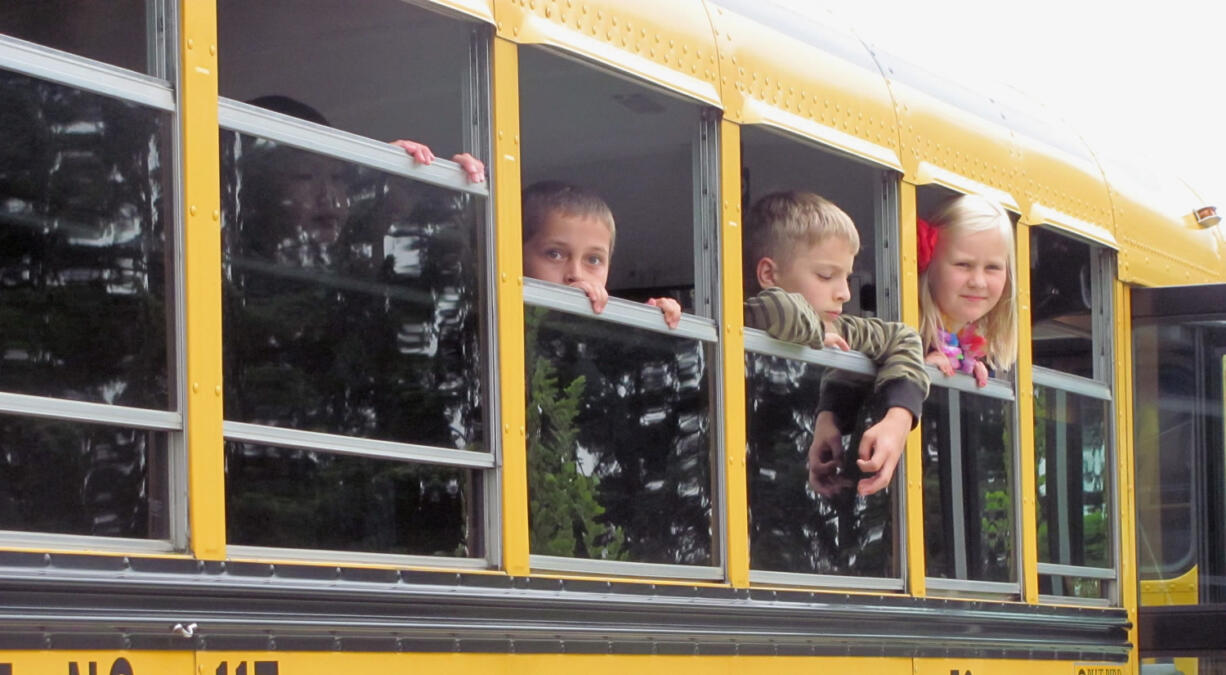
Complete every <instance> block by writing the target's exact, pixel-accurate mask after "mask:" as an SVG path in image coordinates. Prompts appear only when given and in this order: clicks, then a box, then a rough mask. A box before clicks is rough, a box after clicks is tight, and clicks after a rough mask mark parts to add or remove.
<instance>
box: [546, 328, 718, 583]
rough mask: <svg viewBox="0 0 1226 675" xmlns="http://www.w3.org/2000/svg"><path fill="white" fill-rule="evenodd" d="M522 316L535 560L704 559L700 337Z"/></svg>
mask: <svg viewBox="0 0 1226 675" xmlns="http://www.w3.org/2000/svg"><path fill="white" fill-rule="evenodd" d="M616 310H617V308H616V307H613V308H610V309H606V311H616ZM524 320H525V325H526V329H527V347H528V351H527V354H526V364H527V368H528V401H529V404H528V432H529V438H528V494H529V499H530V503H531V507H530V512H529V524H530V532H531V552H532V554H533V566H534V567H548V566H550V565H551V564H553V565H555V566H556V565H559V564H560V563H559V561H550V560H549V559H548V558H549V557H562V558H579V559H587V560H605V561H628V562H638V563H656V564H666V565H688V566H707V567H709V566H712V565H714V564H715V563H716V560H717V558H716V547H715V544H716V542H715V539H714V534H713V522H712V508H713V505H714V504H715V499H714V493H713V489H712V485H713V477H712V475H711V474H712V469H711V467H712V457H711V452H712V450H711V448H712V447H713V443H712V436H713V431H712V429H711V366H710V364H711V363H712V357H711V349H710V347H708V346H707V345H705V344H704V343H703V342H702V341H699V340H694V339H688V338H684V337H677V336H672V335H662V334H659V333H656V332H651V331H647V330H643V329H639V328H633V327H629V326H620V327H618V328H617V330H610V329H609V326H608V324H606V323H604V322H600V321H596V320H592V319H586V318H583V317H578V316H574V315H571V314H566V313H563V312H560V311H556V310H550V309H546V308H545V307H532V306H529V307H527V308H526V309H525V317H524ZM561 564H562V565H565V563H561Z"/></svg>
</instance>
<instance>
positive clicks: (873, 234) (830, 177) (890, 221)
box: [741, 126, 899, 318]
mask: <svg viewBox="0 0 1226 675" xmlns="http://www.w3.org/2000/svg"><path fill="white" fill-rule="evenodd" d="M741 165H742V168H741V189H742V201H743V206H744V211H745V212H748V209H749V207H750V205H752V204H753V203H754V201H756V200H757V199H758V198H760V197H762V196H763V195H767V194H770V193H772V192H778V191H781V190H802V191H806V192H812V193H814V194H818V195H821V196H822V197H825V198H826V199H829V200H830V201H831V202H834V204H835V205H837V206H838V207H839V208H840V209H842V210H843V211H844V212H845V213H847V215H848V216H850V217H851V220H852V222H853V223H855V224H856V230H857V232H858V233H859V235H860V252H859V253H858V254H857V255H856V261H855V268H854V270H853V272H852V277H851V279H850V280H849V286H850V290H851V299H850V300H848V301H847V303H846V304H844V306H843V311H844V312H847V313H849V314H854V315H856V316H881V317H883V318H895V317H897V316H898V308H897V304H898V301H899V299H898V298H897V297H896V294H893V291H894V289H895V288H896V287H897V284H896V283H894V282H892V281H891V280H890V279H880V278H878V277H880V276H883V272H882V270H883V269H886V270H887V272H886V274H887V275H888V274H889V273H893V270H892V269H889V268H888V267H887V268H883V267H880V265H888V264H889V263H890V262H892V261H888V260H879V258H888V257H889V256H882V254H881V252H882V251H883V250H885V249H886V248H887V245H886V239H887V238H891V237H893V236H895V235H894V234H893V233H894V232H895V231H896V229H897V227H898V216H897V210H896V208H890V207H889V206H890V205H891V204H893V203H896V197H895V185H896V184H897V179H896V177H895V176H894V175H893V174H892V172H890V171H887V170H883V169H880V168H876V167H874V166H872V165H869V164H866V163H863V162H860V161H857V160H853V159H851V158H848V157H846V156H844V155H841V154H838V153H836V152H834V151H832V150H825V149H821V148H818V147H814V146H812V145H808V144H806V143H802V142H800V141H798V140H795V139H793V138H789V137H787V136H784V135H782V134H778V133H773V132H770V131H766V130H763V129H760V128H757V127H752V126H749V127H745V128H744V129H742V131H741ZM892 296H893V297H892Z"/></svg>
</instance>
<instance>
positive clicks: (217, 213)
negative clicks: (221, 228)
mask: <svg viewBox="0 0 1226 675" xmlns="http://www.w3.org/2000/svg"><path fill="white" fill-rule="evenodd" d="M213 220H215V221H217V220H221V211H218V210H217V209H213Z"/></svg>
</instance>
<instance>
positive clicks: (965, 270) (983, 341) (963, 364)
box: [917, 195, 1017, 387]
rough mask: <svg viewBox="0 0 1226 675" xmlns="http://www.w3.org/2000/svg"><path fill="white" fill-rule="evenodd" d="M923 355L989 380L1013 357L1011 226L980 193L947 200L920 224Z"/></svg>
mask: <svg viewBox="0 0 1226 675" xmlns="http://www.w3.org/2000/svg"><path fill="white" fill-rule="evenodd" d="M917 226H918V235H919V247H918V251H919V271H920V278H919V287H920V314H921V319H920V336H921V337H922V338H923V340H924V352H925V354H926V356H925V357H924V361H925V362H927V363H929V364H932V365H934V366H936V367H937V368H938V369H940V371H941V372H942V373H944V374H945V375H953V373H954V371H961V372H964V373H968V374H971V375H974V377H975V382H976V383H977V384H978V385H979V386H980V387H982V386H984V385H986V384H987V383H988V371H989V369H991V370H995V371H1000V370H1007V369H1009V368H1011V367H1012V366H1013V362H1014V361H1015V360H1016V359H1017V307H1016V302H1015V290H1014V285H1013V280H1014V279H1015V278H1016V269H1015V268H1016V263H1015V258H1014V253H1013V224H1012V222H1011V221H1010V220H1009V214H1008V213H1007V212H1005V210H1004V208H1003V207H1001V206H1000V205H999V204H996V203H994V202H991V201H988V200H987V199H984V198H983V197H979V196H977V195H962V196H959V197H955V198H953V199H950V200H948V201H946V202H944V203H943V204H941V206H939V207H938V208H937V209H936V211H935V212H933V213H932V215H931V216H930V217H929V219H928V220H927V221H924V220H920V221H918V223H917Z"/></svg>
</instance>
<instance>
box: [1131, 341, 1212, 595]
mask: <svg viewBox="0 0 1226 675" xmlns="http://www.w3.org/2000/svg"><path fill="white" fill-rule="evenodd" d="M1133 345H1134V355H1135V356H1134V359H1135V367H1134V370H1135V374H1134V377H1133V381H1134V384H1135V387H1136V398H1135V402H1136V404H1135V407H1136V410H1137V415H1136V422H1135V437H1136V463H1137V466H1136V480H1137V490H1136V499H1137V543H1138V548H1137V555H1138V558H1139V562H1140V571H1141V576H1142V578H1144V579H1169V578H1172V577H1176V576H1179V575H1180V574H1182V573H1184V572H1186V571H1188V570H1189V569H1191V568H1192V567H1193V566H1194V565H1195V564H1196V555H1197V549H1196V543H1195V542H1196V540H1197V538H1198V537H1199V536H1201V535H1200V527H1199V525H1198V518H1197V513H1198V509H1197V504H1196V499H1197V495H1196V493H1195V483H1196V481H1195V477H1196V476H1198V475H1200V470H1199V466H1198V461H1197V458H1196V456H1197V453H1196V445H1197V441H1196V439H1197V433H1198V430H1197V420H1196V416H1197V414H1196V411H1197V402H1196V399H1197V379H1198V371H1197V356H1196V336H1195V334H1194V331H1190V330H1188V329H1187V328H1186V327H1184V326H1180V325H1177V324H1174V323H1171V324H1164V323H1145V324H1140V323H1138V324H1137V325H1135V326H1134V328H1133Z"/></svg>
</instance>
